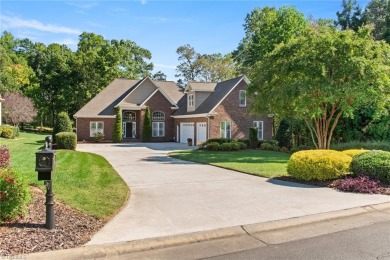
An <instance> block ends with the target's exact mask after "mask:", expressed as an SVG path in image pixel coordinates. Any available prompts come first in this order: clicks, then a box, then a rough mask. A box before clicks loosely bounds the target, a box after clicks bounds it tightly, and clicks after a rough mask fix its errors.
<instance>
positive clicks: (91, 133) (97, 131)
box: [89, 121, 104, 137]
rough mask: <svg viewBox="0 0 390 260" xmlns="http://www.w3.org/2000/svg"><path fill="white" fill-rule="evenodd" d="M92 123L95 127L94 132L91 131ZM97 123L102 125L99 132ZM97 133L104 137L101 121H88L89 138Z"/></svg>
mask: <svg viewBox="0 0 390 260" xmlns="http://www.w3.org/2000/svg"><path fill="white" fill-rule="evenodd" d="M94 123H95V125H96V131H95V132H93V131H92V124H94ZM99 123H101V124H102V128H101V130H102V131H99V129H100V128H98V125H99ZM97 133H102V135H104V122H103V121H89V137H94V134H97Z"/></svg>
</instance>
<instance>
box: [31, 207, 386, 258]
mask: <svg viewBox="0 0 390 260" xmlns="http://www.w3.org/2000/svg"><path fill="white" fill-rule="evenodd" d="M375 211H376V212H382V213H385V214H390V202H387V203H380V204H374V205H367V206H363V207H356V208H350V209H345V210H339V211H332V212H326V213H319V214H314V215H308V216H302V217H296V218H290V219H284V220H277V221H270V222H263V223H256V224H248V225H242V226H235V227H228V228H221V229H215V230H208V231H199V232H194V233H188V234H181V235H174V236H167V237H158V238H149V239H142V240H134V241H129V242H121V243H113V244H103V245H88V246H82V247H79V248H72V249H64V250H57V251H48V252H39V253H33V254H29V255H25V256H24V257H25V258H26V259H56V260H62V259H94V258H107V257H110V256H118V255H121V254H129V253H134V252H141V251H147V250H153V249H161V248H167V247H173V246H181V245H186V244H192V243H198V242H206V241H210V240H215V239H222V238H228V237H235V236H243V235H249V236H252V235H254V234H259V233H262V232H269V231H275V230H280V229H284V228H289V227H297V226H302V225H308V224H312V223H316V222H322V221H329V220H334V219H341V218H346V217H351V216H355V215H361V214H367V213H372V212H375Z"/></svg>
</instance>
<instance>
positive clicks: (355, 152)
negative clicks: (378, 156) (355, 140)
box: [341, 149, 367, 157]
mask: <svg viewBox="0 0 390 260" xmlns="http://www.w3.org/2000/svg"><path fill="white" fill-rule="evenodd" d="M365 152H367V150H364V149H349V150H345V151H342V152H341V153H343V154H346V155H349V156H351V157H355V156H356V155H359V154H362V153H365Z"/></svg>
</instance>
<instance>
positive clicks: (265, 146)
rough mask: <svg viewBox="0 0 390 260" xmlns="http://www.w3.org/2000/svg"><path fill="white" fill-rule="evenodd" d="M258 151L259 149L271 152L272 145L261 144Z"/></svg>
mask: <svg viewBox="0 0 390 260" xmlns="http://www.w3.org/2000/svg"><path fill="white" fill-rule="evenodd" d="M260 149H261V150H268V151H272V150H274V146H273V145H272V144H270V143H262V144H261V145H260Z"/></svg>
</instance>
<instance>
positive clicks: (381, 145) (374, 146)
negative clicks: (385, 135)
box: [332, 141, 390, 152]
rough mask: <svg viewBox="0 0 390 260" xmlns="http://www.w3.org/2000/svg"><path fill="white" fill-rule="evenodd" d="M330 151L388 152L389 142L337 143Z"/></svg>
mask: <svg viewBox="0 0 390 260" xmlns="http://www.w3.org/2000/svg"><path fill="white" fill-rule="evenodd" d="M332 149H334V150H337V151H343V150H348V149H366V150H382V151H389V152H390V142H389V141H387V142H386V141H378V142H375V141H372V142H369V141H368V142H358V141H352V142H348V143H339V144H333V145H332Z"/></svg>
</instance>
